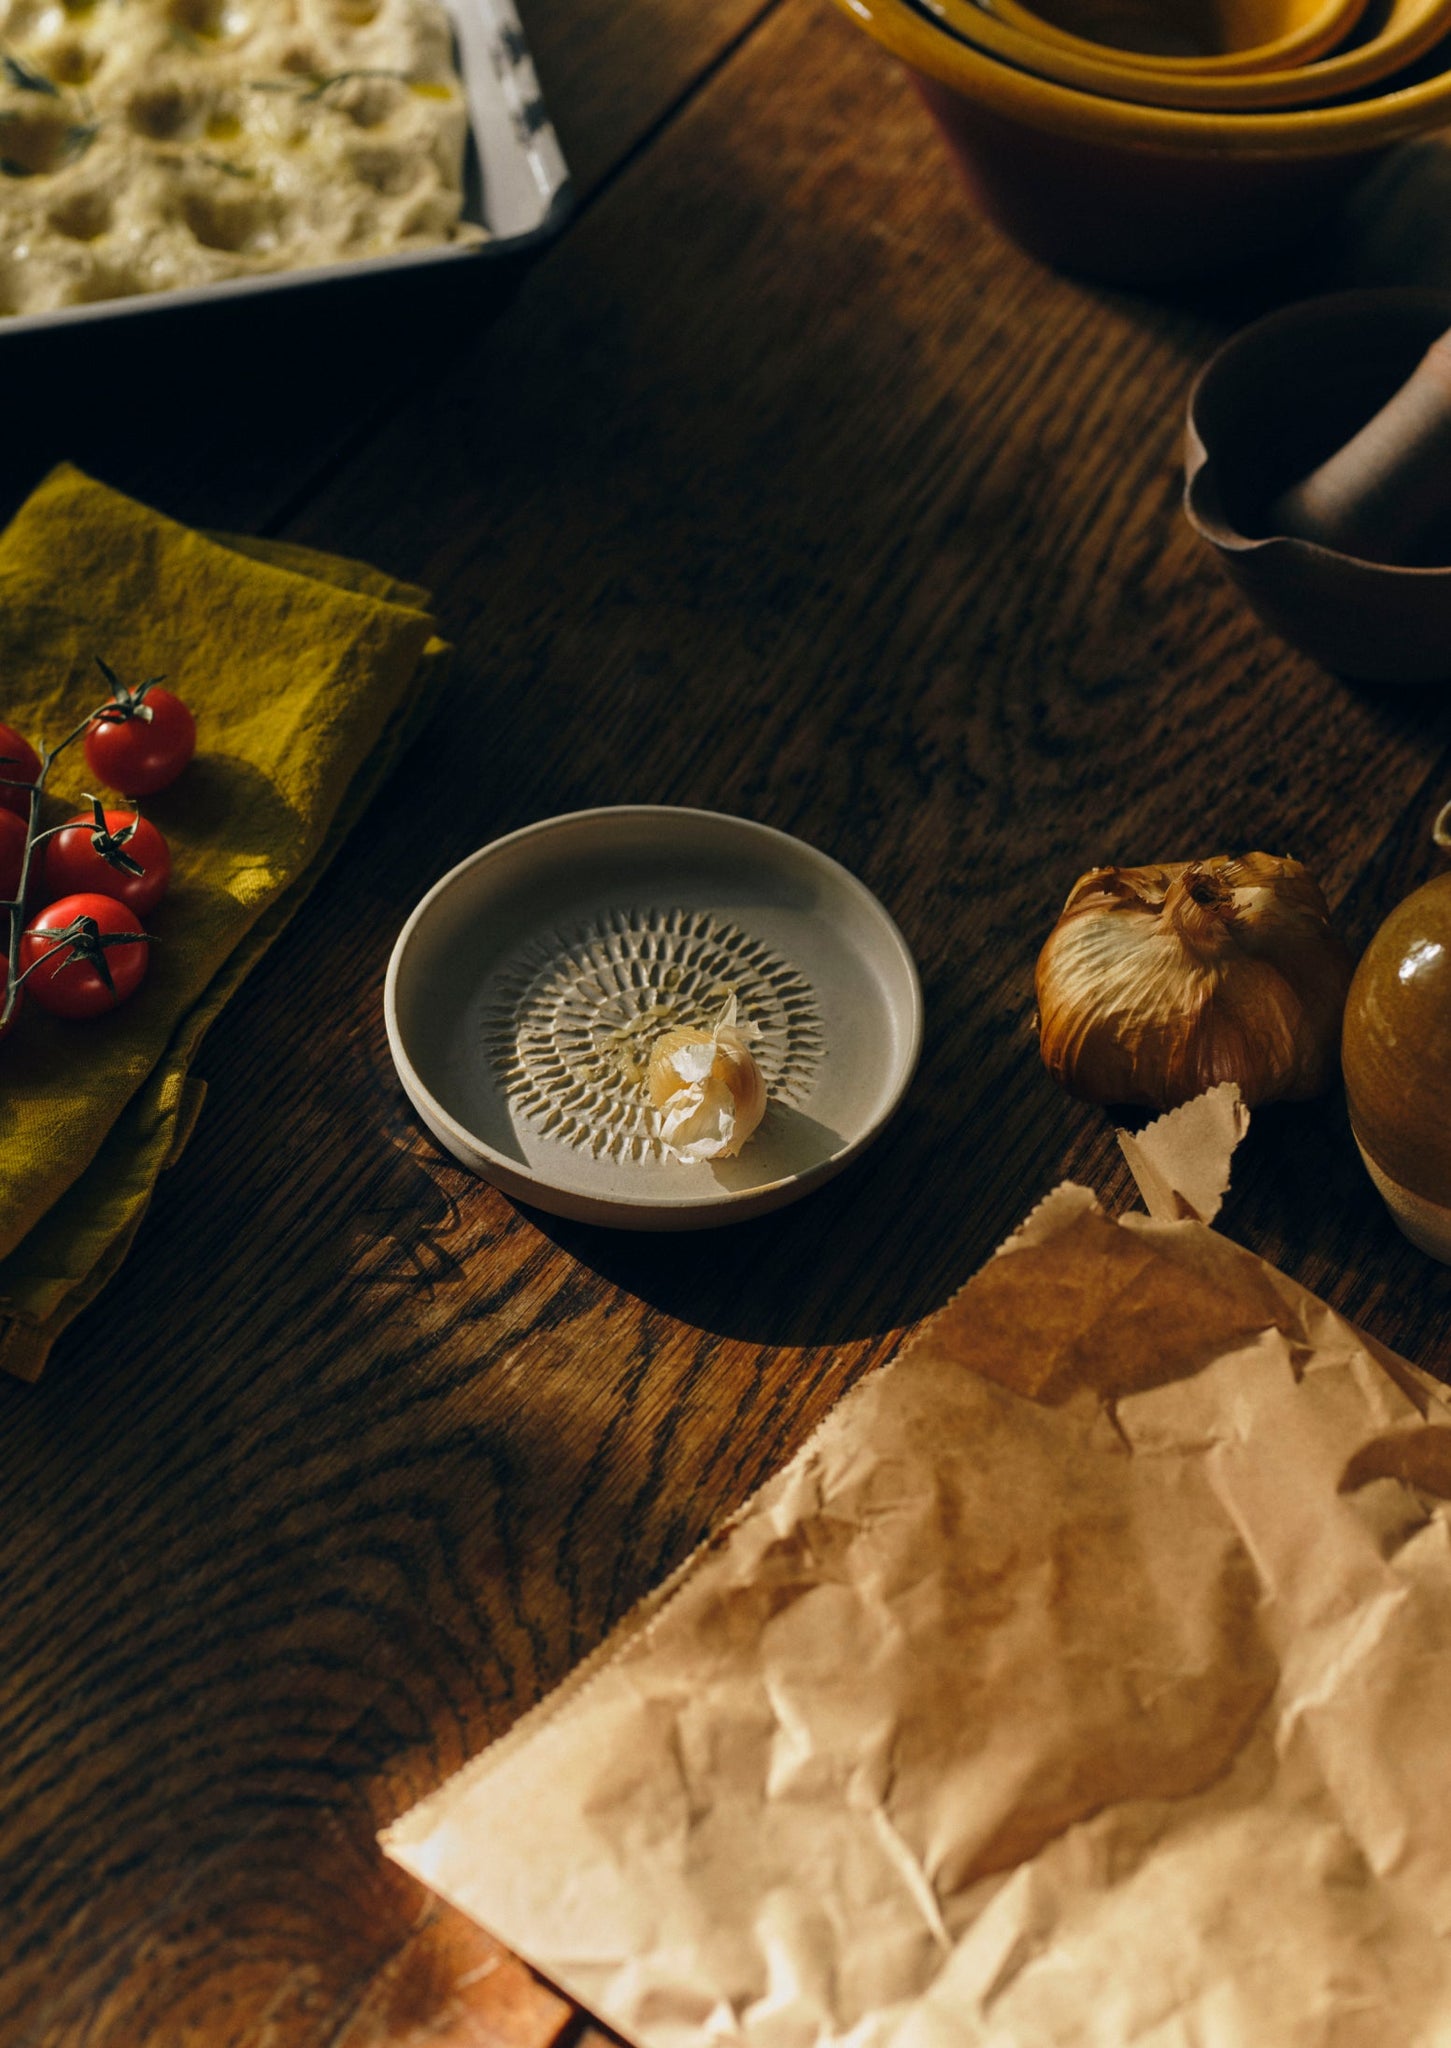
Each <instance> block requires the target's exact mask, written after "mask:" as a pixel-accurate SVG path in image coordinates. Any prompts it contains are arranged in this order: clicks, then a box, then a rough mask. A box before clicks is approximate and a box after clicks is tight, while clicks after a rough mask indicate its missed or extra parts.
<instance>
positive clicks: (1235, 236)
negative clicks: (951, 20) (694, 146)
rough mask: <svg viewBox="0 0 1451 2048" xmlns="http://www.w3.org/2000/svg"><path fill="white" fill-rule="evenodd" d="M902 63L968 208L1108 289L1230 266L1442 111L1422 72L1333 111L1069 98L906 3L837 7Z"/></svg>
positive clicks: (1308, 222) (1267, 247)
mask: <svg viewBox="0 0 1451 2048" xmlns="http://www.w3.org/2000/svg"><path fill="white" fill-rule="evenodd" d="M837 4H838V5H839V6H840V7H841V9H842V11H843V13H844V14H845V15H846V16H847V18H848V20H850V21H853V22H855V24H856V26H857V27H858V28H859V29H861V30H863V31H864V32H865V33H866V34H868V35H870V36H871V37H872V38H873V39H874V40H875V41H877V42H879V43H880V44H881V45H882V46H883V48H885V49H888V50H890V51H891V52H892V53H893V55H895V56H897V57H899V58H901V59H902V61H903V62H904V63H906V64H907V65H908V66H909V68H910V69H911V70H912V71H913V72H914V73H915V74H916V78H917V82H918V85H919V87H920V89H921V91H922V94H923V97H924V99H925V100H926V101H927V104H928V106H929V107H930V108H931V110H932V112H933V114H934V115H935V116H936V118H937V121H938V124H939V126H940V127H941V129H942V132H943V135H944V137H945V139H946V141H947V143H948V146H949V148H950V149H951V150H952V152H953V154H954V156H955V157H956V159H957V162H958V164H959V166H960V168H961V170H962V172H963V175H964V177H965V178H966V180H967V183H968V186H969V189H970V190H971V192H972V193H973V195H974V197H975V198H976V200H977V201H978V203H979V205H980V206H981V207H982V208H983V210H984V211H985V212H986V213H987V214H988V215H989V216H990V217H991V218H992V219H993V220H995V221H996V222H997V223H998V225H999V226H1000V227H1002V228H1003V230H1004V231H1005V232H1006V233H1007V234H1009V235H1011V236H1012V238H1013V239H1014V240H1015V241H1017V242H1019V243H1020V244H1021V245H1022V246H1023V247H1024V248H1026V249H1028V250H1029V251H1030V252H1031V253H1032V254H1034V255H1036V256H1038V257H1040V258H1041V259H1042V260H1043V261H1045V262H1048V263H1052V264H1054V265H1056V266H1057V267H1059V268H1061V269H1064V270H1070V271H1076V272H1078V273H1079V274H1081V275H1084V276H1090V277H1096V278H1101V279H1104V280H1105V281H1107V282H1111V283H1126V284H1147V283H1167V282H1171V281H1177V280H1182V279H1188V278H1194V277H1204V276H1210V275H1213V274H1215V273H1217V272H1223V271H1226V270H1231V269H1235V268H1239V267H1242V266H1243V265H1245V264H1246V263H1249V262H1250V261H1252V260H1254V259H1257V258H1259V257H1262V256H1264V255H1266V254H1268V253H1269V252H1270V251H1272V250H1275V249H1278V248H1282V247H1284V246H1285V245H1286V244H1287V243H1290V242H1292V241H1294V240H1295V239H1296V238H1297V237H1299V236H1302V235H1304V234H1305V233H1307V232H1309V231H1310V230H1311V229H1312V228H1313V227H1314V225H1315V224H1316V223H1317V222H1318V221H1319V220H1321V219H1323V217H1324V216H1325V215H1326V214H1327V213H1328V212H1329V211H1330V210H1331V208H1332V207H1333V206H1334V205H1335V203H1336V202H1337V201H1338V200H1339V199H1341V198H1342V197H1343V196H1344V195H1345V194H1346V193H1347V192H1348V191H1349V190H1350V189H1351V188H1352V187H1353V186H1354V185H1355V184H1356V183H1357V182H1358V180H1359V179H1360V178H1361V177H1362V176H1363V175H1364V174H1365V172H1366V171H1368V170H1369V169H1370V168H1371V167H1372V166H1373V165H1374V164H1375V162H1376V161H1377V160H1378V159H1379V158H1380V157H1381V156H1382V155H1383V154H1384V153H1385V151H1386V150H1388V149H1389V148H1390V147H1391V145H1392V144H1394V143H1397V142H1403V141H1406V140H1408V139H1409V138H1410V137H1412V136H1416V135H1420V134H1423V133H1425V132H1426V131H1428V130H1430V129H1433V128H1436V127H1438V126H1440V125H1441V124H1442V123H1443V122H1445V121H1447V120H1451V76H1446V75H1442V74H1437V75H1436V76H1435V77H1432V78H1428V79H1424V80H1422V81H1421V82H1419V83H1418V84H1415V85H1410V86H1406V87H1404V88H1403V89H1401V90H1398V91H1393V92H1387V93H1384V94H1379V95H1377V96H1376V97H1374V98H1370V99H1366V100H1363V101H1359V102H1356V103H1354V104H1352V105H1348V106H1335V107H1316V108H1312V109H1308V110H1303V111H1298V112H1291V113H1253V114H1225V113H1210V112H1197V111H1184V110H1181V109H1178V108H1172V109H1171V108H1165V107H1149V106H1141V105H1139V104H1138V103H1136V102H1134V101H1130V100H1118V99H1109V98H1104V97H1100V96H1098V95H1096V94H1091V93H1085V92H1075V91H1072V90H1070V89H1069V88H1068V87H1066V86H1061V85H1058V84H1056V83H1054V82H1053V81H1051V80H1049V79H1042V78H1037V77H1034V76H1033V75H1032V74H1031V73H1029V72H1026V71H1019V70H1017V69H1015V68H1014V67H1013V66H1011V65H1008V64H1003V63H1000V62H998V60H997V59H996V58H993V57H990V56H987V55H985V54H984V53H983V52H982V51H980V50H975V49H973V48H971V47H970V46H969V45H968V44H967V43H965V42H962V41H960V40H959V39H958V38H957V37H955V36H952V35H949V34H948V33H947V32H946V30H945V29H944V28H943V27H942V25H941V23H940V22H937V21H935V20H933V19H931V18H930V17H928V16H926V15H924V14H922V13H919V12H918V11H917V9H916V8H915V7H914V6H913V5H912V4H910V0H837Z"/></svg>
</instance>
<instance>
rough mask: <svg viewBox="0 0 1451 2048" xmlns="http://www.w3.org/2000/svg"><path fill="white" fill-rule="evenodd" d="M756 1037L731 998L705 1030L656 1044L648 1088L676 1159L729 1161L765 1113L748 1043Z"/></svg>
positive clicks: (692, 1029) (684, 1028) (682, 1032)
mask: <svg viewBox="0 0 1451 2048" xmlns="http://www.w3.org/2000/svg"><path fill="white" fill-rule="evenodd" d="M756 1036H758V1032H757V1027H756V1026H755V1025H754V1024H749V1025H745V1026H742V1025H740V1024H738V1023H737V1021H736V999H735V997H734V996H732V997H731V998H730V1000H729V1002H727V1003H726V1005H725V1007H724V1008H723V1009H722V1011H721V1013H720V1015H719V1016H718V1017H717V1018H716V1020H715V1022H714V1024H713V1025H712V1026H711V1028H710V1029H709V1030H705V1029H703V1028H702V1027H700V1026H698V1025H681V1026H679V1027H678V1028H677V1029H676V1030H674V1031H667V1032H665V1033H664V1035H663V1036H662V1037H660V1038H658V1039H657V1040H656V1042H655V1045H654V1047H653V1049H652V1051H651V1054H650V1071H649V1075H648V1077H647V1086H648V1089H649V1093H650V1100H651V1102H652V1104H653V1105H654V1107H655V1108H656V1109H661V1110H664V1112H665V1114H664V1117H663V1119H662V1120H661V1125H660V1135H661V1137H662V1138H663V1139H664V1141H665V1143H666V1144H667V1145H668V1146H669V1147H670V1149H671V1151H672V1152H673V1153H674V1154H675V1156H676V1158H677V1159H685V1160H690V1161H702V1160H709V1159H733V1158H734V1157H735V1156H736V1154H737V1153H738V1152H739V1151H740V1149H741V1147H742V1146H743V1145H744V1144H745V1142H746V1140H747V1138H749V1137H750V1136H751V1134H752V1133H753V1132H754V1131H755V1129H756V1127H757V1125H758V1124H759V1123H760V1121H761V1118H762V1117H763V1116H764V1115H765V1114H766V1084H765V1082H764V1081H763V1080H762V1078H761V1070H760V1068H759V1067H758V1066H757V1065H756V1062H755V1060H754V1058H753V1057H752V1054H751V1048H750V1045H749V1043H748V1038H755V1037H756Z"/></svg>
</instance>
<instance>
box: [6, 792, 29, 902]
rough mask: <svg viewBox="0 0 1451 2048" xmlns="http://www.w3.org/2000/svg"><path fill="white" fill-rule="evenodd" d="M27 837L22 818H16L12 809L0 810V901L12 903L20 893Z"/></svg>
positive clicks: (27, 832)
mask: <svg viewBox="0 0 1451 2048" xmlns="http://www.w3.org/2000/svg"><path fill="white" fill-rule="evenodd" d="M28 837H29V827H28V826H27V824H26V822H25V820H24V818H17V817H16V815H15V813H14V811H0V903H13V902H14V901H15V899H16V897H17V896H18V895H19V894H20V874H21V870H22V869H23V868H24V866H25V842H26V839H27V838H28Z"/></svg>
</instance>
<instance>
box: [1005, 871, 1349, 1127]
mask: <svg viewBox="0 0 1451 2048" xmlns="http://www.w3.org/2000/svg"><path fill="white" fill-rule="evenodd" d="M1350 972H1351V966H1350V956H1349V955H1348V953H1347V952H1346V950H1345V947H1344V945H1343V944H1342V943H1341V941H1340V939H1339V937H1338V936H1337V935H1336V933H1335V932H1334V930H1333V929H1332V927H1331V924H1330V912H1329V909H1328V907H1327V905H1326V902H1325V898H1324V896H1323V895H1322V894H1321V893H1320V888H1319V885H1318V884H1317V883H1316V882H1315V881H1314V879H1313V878H1312V877H1311V875H1310V874H1309V873H1308V872H1307V870H1306V869H1304V868H1303V867H1301V865H1300V863H1299V862H1298V861H1297V860H1283V859H1280V858H1279V857H1278V856H1276V855H1274V854H1269V853H1248V854H1244V855H1228V854H1221V855H1216V856H1215V857H1214V858H1213V859H1210V860H1196V861H1167V862H1165V863H1163V864H1162V865H1160V866H1155V867H1143V868H1095V869H1094V870H1093V872H1092V873H1091V874H1087V875H1084V876H1083V877H1082V878H1081V879H1080V880H1079V881H1078V882H1077V883H1075V885H1074V887H1073V890H1072V892H1071V894H1070V895H1069V898H1068V901H1067V903H1066V904H1065V905H1064V907H1063V914H1062V916H1061V917H1060V918H1059V920H1058V922H1057V924H1056V925H1055V926H1054V928H1053V930H1052V931H1051V932H1050V933H1049V935H1048V941H1047V944H1046V945H1045V946H1044V948H1043V950H1042V952H1041V953H1040V955H1039V956H1038V974H1037V984H1038V1042H1039V1046H1040V1048H1041V1050H1042V1054H1043V1059H1044V1063H1045V1064H1046V1066H1047V1068H1048V1071H1049V1072H1050V1073H1051V1074H1052V1075H1053V1077H1054V1079H1055V1080H1057V1081H1060V1082H1061V1083H1062V1084H1063V1086H1064V1087H1065V1088H1066V1089H1067V1090H1068V1091H1069V1093H1070V1094H1072V1095H1078V1096H1082V1097H1083V1098H1084V1099H1085V1100H1086V1101H1089V1102H1122V1103H1142V1104H1144V1105H1145V1106H1147V1107H1148V1108H1151V1109H1173V1108H1175V1107H1176V1106H1177V1105H1178V1104H1179V1103H1181V1102H1187V1101H1189V1099H1190V1098H1191V1097H1192V1096H1195V1095H1200V1094H1202V1093H1203V1091H1204V1090H1205V1089H1206V1088H1212V1087H1214V1086H1215V1085H1216V1083H1218V1082H1220V1081H1237V1082H1238V1083H1239V1086H1240V1091H1241V1093H1242V1094H1243V1096H1244V1099H1245V1101H1246V1102H1247V1103H1248V1104H1249V1105H1250V1106H1251V1108H1254V1107H1256V1106H1258V1105H1259V1104H1262V1103H1266V1102H1277V1101H1288V1102H1300V1101H1304V1100H1305V1099H1307V1098H1308V1097H1310V1096H1312V1095H1319V1094H1321V1093H1323V1092H1324V1090H1325V1089H1326V1088H1328V1087H1329V1086H1330V1084H1331V1082H1332V1081H1333V1079H1334V1078H1335V1072H1336V1061H1337V1055H1338V1052H1339V1046H1340V1019H1341V1015H1342V1013H1343V1011H1344V1009H1345V996H1346V991H1347V989H1348V988H1349V985H1350Z"/></svg>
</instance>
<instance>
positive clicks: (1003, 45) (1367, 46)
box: [927, 0, 1451, 114]
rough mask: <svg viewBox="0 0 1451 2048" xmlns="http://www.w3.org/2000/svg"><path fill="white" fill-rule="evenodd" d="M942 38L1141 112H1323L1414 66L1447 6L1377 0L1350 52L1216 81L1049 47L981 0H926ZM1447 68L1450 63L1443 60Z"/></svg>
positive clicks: (1450, 7) (1446, 16) (1448, 18)
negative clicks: (1134, 103)
mask: <svg viewBox="0 0 1451 2048" xmlns="http://www.w3.org/2000/svg"><path fill="white" fill-rule="evenodd" d="M927 4H928V5H929V6H930V8H931V11H932V13H933V14H935V15H936V16H937V18H938V19H939V20H940V21H941V23H942V25H943V27H944V28H945V29H946V30H947V31H948V32H949V34H952V35H955V36H958V37H960V38H962V39H963V40H965V41H966V42H969V43H971V44H972V45H973V46H974V48H976V49H979V50H981V51H982V52H983V53H984V54H985V55H987V56H990V57H996V58H998V59H999V61H1000V62H1002V63H1006V64H1016V65H1017V66H1019V68H1020V69H1022V70H1025V71H1032V72H1035V73H1036V74H1037V75H1038V77H1040V78H1048V79H1053V80H1054V81H1056V82H1057V83H1058V84H1059V85H1067V86H1072V87H1073V88H1074V89H1075V90H1076V91H1079V92H1093V93H1100V94H1103V95H1105V96H1106V97H1108V98H1110V99H1119V100H1142V101H1143V102H1144V104H1145V105H1146V106H1153V107H1189V108H1195V107H1197V108H1201V109H1219V110H1221V111H1223V112H1226V113H1241V114H1243V113H1251V112H1254V111H1255V110H1256V109H1258V108H1264V107H1309V106H1318V105H1323V104H1324V103H1325V102H1326V101H1328V100H1332V99H1336V98H1338V97H1341V96H1343V95H1344V94H1346V93H1352V92H1361V91H1363V90H1364V89H1365V88H1366V87H1367V86H1370V85H1375V84H1377V83H1378V82H1379V81H1381V80H1383V79H1386V78H1388V77H1390V76H1391V74H1392V73H1394V72H1396V71H1399V70H1402V69H1403V68H1404V67H1405V66H1407V65H1409V64H1413V63H1415V62H1416V61H1417V60H1418V59H1419V58H1421V57H1423V56H1424V55H1425V54H1426V52H1427V51H1428V50H1430V49H1432V48H1433V47H1434V46H1435V44H1436V43H1437V42H1439V41H1440V39H1441V37H1442V36H1443V35H1445V34H1447V32H1448V30H1451V0H1380V4H1379V5H1378V6H1377V7H1376V9H1375V10H1374V13H1373V15H1372V17H1371V19H1370V21H1369V22H1368V23H1363V24H1362V31H1363V32H1362V33H1361V34H1358V35H1357V36H1356V38H1355V41H1354V43H1353V44H1352V45H1351V47H1350V48H1348V49H1344V50H1340V51H1338V52H1337V53H1336V54H1335V55H1334V56H1333V57H1326V58H1323V59H1322V60H1321V61H1320V62H1319V63H1317V64H1304V65H1300V66H1298V67H1295V68H1291V69H1276V70H1273V71H1259V72H1255V73H1253V74H1246V75H1241V76H1235V77H1219V76H1215V75H1213V74H1212V73H1210V72H1208V71H1203V72H1190V71H1183V70H1173V69H1170V68H1169V67H1167V66H1166V67H1164V68H1163V69H1155V70H1149V69H1148V68H1147V67H1145V66H1140V65H1129V64H1127V63H1124V62H1122V61H1120V60H1119V58H1118V57H1117V56H1116V55H1112V56H1111V55H1108V54H1107V53H1105V52H1104V51H1102V50H1095V49H1090V52H1089V54H1088V55H1083V54H1081V53H1080V51H1079V49H1078V48H1077V46H1076V45H1070V44H1068V43H1067V42H1062V43H1049V42H1042V41H1040V40H1038V38H1037V37H1035V36H1031V35H1027V34H1025V33H1024V32H1023V30H1021V29H1019V28H1015V27H1013V26H1012V25H1011V24H1010V23H1008V22H1007V21H1006V20H1000V19H999V18H998V15H997V13H996V12H990V11H989V9H988V6H987V4H986V0H983V4H981V5H979V4H978V0H927ZM1448 61H1451V57H1448Z"/></svg>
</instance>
